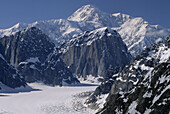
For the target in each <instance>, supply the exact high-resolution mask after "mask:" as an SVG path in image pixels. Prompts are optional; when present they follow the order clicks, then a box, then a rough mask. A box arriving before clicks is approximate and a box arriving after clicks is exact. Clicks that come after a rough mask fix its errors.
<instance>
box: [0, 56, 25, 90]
mask: <svg viewBox="0 0 170 114" xmlns="http://www.w3.org/2000/svg"><path fill="white" fill-rule="evenodd" d="M0 83H2V84H4V85H6V86H8V87H11V88H17V87H21V86H23V87H25V86H26V82H25V81H24V79H23V77H22V76H21V75H20V74H19V73H18V71H17V70H16V69H15V68H14V67H13V66H12V65H10V64H8V63H7V61H6V60H5V59H4V57H3V56H2V55H1V54H0ZM1 88H2V87H1V84H0V89H1Z"/></svg>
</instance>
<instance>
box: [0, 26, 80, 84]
mask: <svg viewBox="0 0 170 114" xmlns="http://www.w3.org/2000/svg"><path fill="white" fill-rule="evenodd" d="M0 47H2V48H1V51H2V54H3V55H4V57H5V58H6V59H7V61H8V62H9V63H10V64H12V65H14V66H15V67H16V68H17V69H18V70H19V73H20V74H21V75H22V76H24V78H25V80H26V82H36V81H42V82H44V83H45V84H50V85H62V84H66V83H67V84H76V83H79V81H78V80H77V79H76V78H75V77H74V76H73V75H72V73H71V72H70V71H69V69H68V68H67V67H66V65H65V64H64V63H63V61H62V60H61V59H60V58H59V56H60V55H59V54H58V52H57V50H56V49H55V45H54V44H53V42H52V41H51V40H50V38H49V37H48V36H46V35H45V34H44V33H42V32H41V31H40V30H39V29H37V28H35V27H32V28H29V29H25V30H23V31H20V32H17V33H16V34H15V35H12V36H10V37H4V38H1V39H0Z"/></svg>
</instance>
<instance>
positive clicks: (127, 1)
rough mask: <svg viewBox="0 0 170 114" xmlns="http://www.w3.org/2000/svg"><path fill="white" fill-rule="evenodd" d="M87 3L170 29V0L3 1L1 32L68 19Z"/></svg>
mask: <svg viewBox="0 0 170 114" xmlns="http://www.w3.org/2000/svg"><path fill="white" fill-rule="evenodd" d="M87 4H92V5H94V6H96V7H97V8H99V9H100V10H102V11H105V12H107V13H118V12H121V13H125V14H130V15H131V16H134V17H137V16H140V17H143V18H144V19H145V20H146V21H148V22H150V23H152V24H159V25H162V26H163V27H166V28H170V0H0V29H4V28H9V27H11V26H13V25H15V24H16V23H18V22H24V23H32V22H34V21H39V20H49V19H59V18H63V19H66V18H67V17H69V16H70V15H71V14H72V13H73V12H74V11H76V10H77V9H78V8H80V7H81V6H83V5H87Z"/></svg>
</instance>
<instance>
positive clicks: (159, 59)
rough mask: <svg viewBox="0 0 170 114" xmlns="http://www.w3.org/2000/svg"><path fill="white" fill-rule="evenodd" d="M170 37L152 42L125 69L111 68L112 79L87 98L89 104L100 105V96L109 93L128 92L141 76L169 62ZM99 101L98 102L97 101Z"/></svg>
mask: <svg viewBox="0 0 170 114" xmlns="http://www.w3.org/2000/svg"><path fill="white" fill-rule="evenodd" d="M169 41H170V40H169V37H168V38H167V39H166V40H165V41H164V42H159V43H157V44H152V45H151V47H150V48H147V49H145V50H143V52H142V53H141V54H139V55H137V56H135V57H133V59H132V60H131V62H130V64H129V65H127V66H125V67H124V68H123V69H121V68H117V69H111V70H110V71H109V72H108V75H109V76H108V77H110V79H108V80H105V81H104V82H103V83H102V84H101V85H100V86H99V87H97V88H96V90H95V92H94V93H93V94H92V95H91V96H90V97H89V99H87V101H86V103H87V104H88V105H97V106H98V105H100V102H98V97H99V96H102V95H106V94H109V93H112V94H117V93H118V92H127V91H128V90H129V89H131V88H132V87H133V86H134V85H136V84H137V83H139V80H140V79H141V77H143V76H144V75H146V74H147V73H148V72H149V71H150V70H152V69H153V68H154V67H156V66H157V65H159V64H160V63H163V62H165V63H166V62H167V61H168V60H169V58H170V49H169ZM106 88H107V89H106ZM97 102H98V103H97Z"/></svg>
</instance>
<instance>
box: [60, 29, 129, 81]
mask: <svg viewBox="0 0 170 114" xmlns="http://www.w3.org/2000/svg"><path fill="white" fill-rule="evenodd" d="M60 48H61V51H63V52H64V53H63V54H62V59H63V60H64V62H65V63H66V64H67V65H68V67H69V68H70V70H71V71H72V72H73V73H74V74H76V75H78V76H79V77H81V76H82V77H84V78H85V79H86V76H87V75H92V76H96V77H97V76H105V74H106V72H107V70H108V69H109V67H112V68H114V67H116V66H124V65H126V64H128V63H129V61H130V59H131V55H130V53H129V52H128V51H127V47H126V45H125V44H124V43H123V41H122V39H121V37H120V35H119V34H118V33H117V32H116V31H114V30H111V29H109V28H107V27H104V28H100V29H97V30H94V31H87V32H84V33H82V34H78V35H74V36H73V38H72V39H71V40H68V41H67V42H65V43H63V45H62V46H61V47H60Z"/></svg>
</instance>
